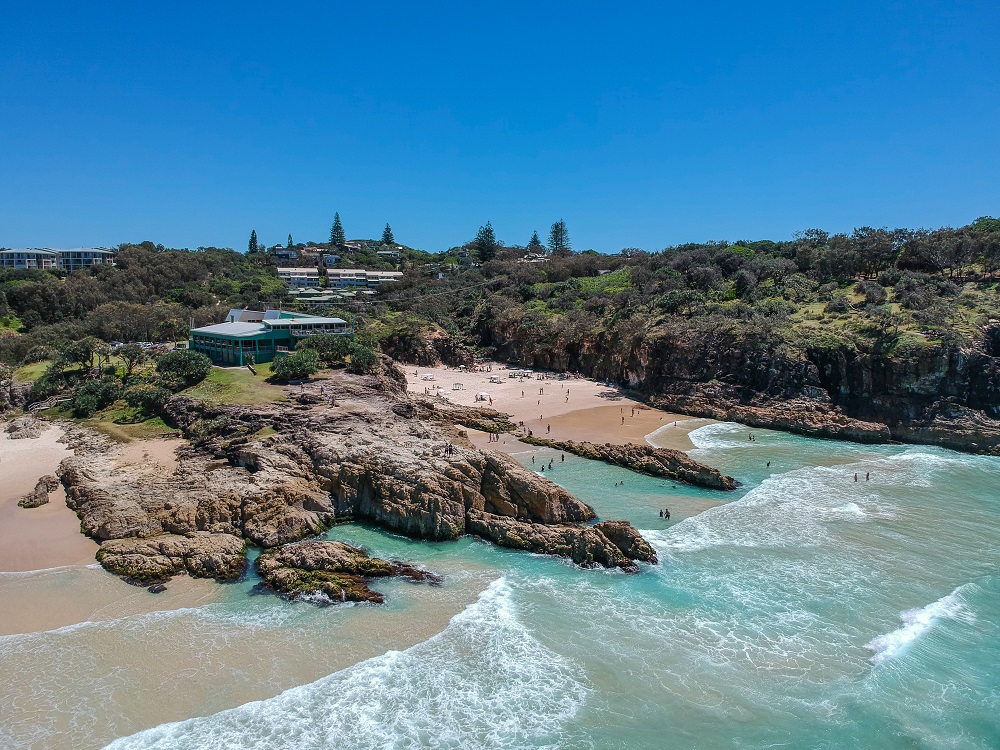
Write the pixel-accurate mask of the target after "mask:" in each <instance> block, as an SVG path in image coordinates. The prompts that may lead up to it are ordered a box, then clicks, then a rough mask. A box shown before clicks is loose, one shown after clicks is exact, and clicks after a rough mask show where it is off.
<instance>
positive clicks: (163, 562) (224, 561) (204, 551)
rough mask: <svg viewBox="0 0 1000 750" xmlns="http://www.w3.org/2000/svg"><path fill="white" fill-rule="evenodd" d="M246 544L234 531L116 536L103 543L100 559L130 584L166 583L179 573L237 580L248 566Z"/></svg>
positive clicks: (105, 566)
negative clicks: (224, 532) (120, 537)
mask: <svg viewBox="0 0 1000 750" xmlns="http://www.w3.org/2000/svg"><path fill="white" fill-rule="evenodd" d="M245 551H246V550H245V544H244V541H243V540H242V539H240V538H239V537H237V536H233V535H232V534H210V533H208V532H196V533H193V534H189V535H188V536H178V535H176V534H161V535H158V536H154V537H151V538H148V539H135V538H131V539H112V540H109V541H106V542H104V543H103V544H101V548H100V549H99V550H98V551H97V561H98V562H99V563H100V564H101V565H102V566H103V567H104V569H105V570H108V571H110V572H112V573H115V574H117V575H120V576H121V577H122V578H124V579H125V580H126V581H128V582H129V583H134V584H137V585H142V586H147V585H149V584H153V583H163V582H164V581H166V580H168V579H169V578H171V577H172V576H175V575H177V574H178V573H185V572H186V573H188V574H189V575H191V576H194V577H195V578H214V579H216V580H217V581H233V580H236V579H237V578H239V577H240V576H241V575H242V574H243V569H244V567H245V566H246V554H245Z"/></svg>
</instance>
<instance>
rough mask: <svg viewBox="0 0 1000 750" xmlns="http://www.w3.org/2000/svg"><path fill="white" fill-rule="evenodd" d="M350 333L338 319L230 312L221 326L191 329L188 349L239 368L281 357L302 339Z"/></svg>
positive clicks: (351, 332) (279, 311)
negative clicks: (318, 335)
mask: <svg viewBox="0 0 1000 750" xmlns="http://www.w3.org/2000/svg"><path fill="white" fill-rule="evenodd" d="M353 333H354V329H353V328H352V327H351V325H350V323H348V322H347V321H346V320H342V319H341V318H326V317H322V316H320V315H307V314H305V313H298V312H287V311H283V310H267V311H265V312H261V311H258V310H239V309H233V310H230V311H229V314H228V315H227V316H226V322H225V323H216V324H215V325H211V326H202V327H201V328H192V329H191V340H190V341H189V342H188V346H189V348H191V349H193V350H195V351H197V352H202V353H203V354H205V355H207V356H208V357H209V358H210V359H211V360H212V362H213V363H214V364H217V365H223V366H226V365H229V366H240V367H242V366H243V365H246V364H249V363H251V362H270V361H271V360H273V359H275V357H280V356H283V355H285V354H287V353H288V352H290V351H292V350H294V349H295V344H296V343H297V342H298V341H300V340H301V339H302V338H304V337H306V336H315V335H317V334H337V335H345V336H350V335H352V334H353Z"/></svg>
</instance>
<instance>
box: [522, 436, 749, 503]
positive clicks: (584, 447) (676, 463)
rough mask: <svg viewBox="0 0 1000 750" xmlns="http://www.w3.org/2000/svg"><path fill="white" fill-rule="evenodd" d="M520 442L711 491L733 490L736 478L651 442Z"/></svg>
mask: <svg viewBox="0 0 1000 750" xmlns="http://www.w3.org/2000/svg"><path fill="white" fill-rule="evenodd" d="M521 441H522V442H525V443H530V444H531V445H544V446H547V447H549V448H555V449H556V450H560V451H565V452H566V453H573V454H575V455H577V456H583V457H584V458H589V459H592V460H594V461H604V462H605V463H609V464H614V465H615V466H622V467H624V468H626V469H631V470H632V471H637V472H639V473H640V474H649V475H650V476H654V477H664V478H666V479H674V480H677V481H678V482H687V483H688V484H694V485H698V486H699V487H708V488H710V489H713V490H734V489H736V480H735V479H733V478H732V477H727V476H725V475H724V474H722V473H721V472H720V471H719V470H718V469H713V468H712V467H710V466H705V464H702V463H699V462H697V461H695V460H694V459H693V458H691V457H690V456H688V455H687V454H686V453H684V452H683V451H676V450H672V449H670V448H656V447H654V446H652V445H634V444H632V443H629V444H627V445H611V444H610V443H605V444H604V445H597V444H595V443H588V442H582V443H577V442H574V441H573V440H566V441H559V440H548V439H545V438H536V437H522V438H521Z"/></svg>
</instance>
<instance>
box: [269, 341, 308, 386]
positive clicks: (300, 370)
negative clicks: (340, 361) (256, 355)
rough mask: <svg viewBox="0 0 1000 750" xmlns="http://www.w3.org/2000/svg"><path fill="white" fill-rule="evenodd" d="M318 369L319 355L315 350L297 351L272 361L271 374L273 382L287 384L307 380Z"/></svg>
mask: <svg viewBox="0 0 1000 750" xmlns="http://www.w3.org/2000/svg"><path fill="white" fill-rule="evenodd" d="M318 369H319V355H318V354H317V353H316V350H315V349H308V348H307V349H299V350H296V351H295V352H294V353H293V354H289V355H288V356H287V357H281V358H280V359H276V360H274V364H272V365H271V372H272V373H273V375H274V379H275V380H281V381H284V382H286V383H287V382H288V381H289V380H301V379H302V378H307V377H309V376H310V375H312V374H313V373H314V372H316V371H317V370H318Z"/></svg>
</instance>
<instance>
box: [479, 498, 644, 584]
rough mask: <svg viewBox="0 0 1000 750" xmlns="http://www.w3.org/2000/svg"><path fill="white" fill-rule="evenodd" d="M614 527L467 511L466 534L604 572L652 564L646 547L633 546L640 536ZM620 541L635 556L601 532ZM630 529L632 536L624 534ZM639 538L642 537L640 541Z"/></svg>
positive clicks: (620, 523) (620, 525)
mask: <svg viewBox="0 0 1000 750" xmlns="http://www.w3.org/2000/svg"><path fill="white" fill-rule="evenodd" d="M615 523H616V524H618V525H616V526H613V527H606V526H605V527H602V526H601V525H600V524H595V525H593V526H570V525H559V526H546V525H543V524H537V523H530V522H525V521H518V520H516V519H513V518H505V517H502V516H496V515H492V514H490V513H482V512H479V511H474V510H473V511H469V519H468V528H469V531H470V532H471V533H473V534H476V535H478V536H481V537H484V538H486V539H489V540H490V541H492V542H494V543H496V544H498V545H500V546H501V547H512V548H513V549H520V550H526V551H528V552H539V553H544V554H547V555H557V556H559V557H568V558H570V559H571V560H572V561H573V562H575V563H577V564H579V565H584V566H595V565H602V566H604V567H605V568H621V569H622V570H625V571H628V572H635V571H636V570H638V568H637V566H636V564H635V561H636V560H640V561H643V562H650V563H655V562H656V561H657V560H656V554H655V553H654V552H653V548H652V547H650V546H649V545H648V544H646V545H645V548H643V547H642V545H640V544H638V543H636V541H635V539H634V538H633V537H638V536H639V534H638V532H637V531H635V529H633V528H632V525H631V524H630V523H629V522H628V521H617V522H615ZM605 528H607V530H608V531H610V532H611V534H612V536H613V537H615V538H616V539H618V540H620V541H621V542H622V543H623V544H624V545H625V546H626V548H627V550H628V552H631V553H635V555H636V556H634V557H630V556H629V555H628V554H627V552H626V550H624V549H622V548H621V547H619V546H618V544H616V542H615V539H613V538H611V537H609V536H608V535H607V534H606V533H605V532H604V529H605ZM626 528H627V529H631V532H627V531H626ZM640 538H641V537H640Z"/></svg>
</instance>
